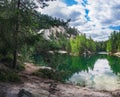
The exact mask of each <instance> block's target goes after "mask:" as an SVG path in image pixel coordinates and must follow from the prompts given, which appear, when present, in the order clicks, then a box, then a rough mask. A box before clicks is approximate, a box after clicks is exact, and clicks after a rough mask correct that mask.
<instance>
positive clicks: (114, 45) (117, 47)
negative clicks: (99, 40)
mask: <svg viewBox="0 0 120 97" xmlns="http://www.w3.org/2000/svg"><path fill="white" fill-rule="evenodd" d="M106 49H107V51H108V52H111V53H115V52H120V31H114V32H113V33H111V35H110V37H109V40H108V41H107V48H106Z"/></svg>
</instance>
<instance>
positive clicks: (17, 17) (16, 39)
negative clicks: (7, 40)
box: [12, 0, 20, 68]
mask: <svg viewBox="0 0 120 97" xmlns="http://www.w3.org/2000/svg"><path fill="white" fill-rule="evenodd" d="M14 1H15V0H14ZM15 4H16V3H15ZM19 8H20V0H18V1H17V9H16V10H17V13H16V24H15V31H14V37H13V38H14V51H13V65H12V68H15V67H16V65H17V48H18V43H17V42H18V31H19Z"/></svg>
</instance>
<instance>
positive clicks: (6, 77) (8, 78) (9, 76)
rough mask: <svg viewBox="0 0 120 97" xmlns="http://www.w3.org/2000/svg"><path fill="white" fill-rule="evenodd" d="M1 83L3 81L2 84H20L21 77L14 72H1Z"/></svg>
mask: <svg viewBox="0 0 120 97" xmlns="http://www.w3.org/2000/svg"><path fill="white" fill-rule="evenodd" d="M0 81H2V82H19V81H20V77H19V76H18V74H17V73H16V72H14V71H10V70H7V71H6V70H1V71H0Z"/></svg>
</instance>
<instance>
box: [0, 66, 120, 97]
mask: <svg viewBox="0 0 120 97" xmlns="http://www.w3.org/2000/svg"><path fill="white" fill-rule="evenodd" d="M26 67H27V68H26V70H25V71H22V72H20V73H19V75H20V77H21V79H22V81H21V82H19V83H3V82H0V97H120V90H115V91H104V90H96V89H90V88H86V87H80V86H75V85H71V84H64V83H61V82H56V81H54V80H50V79H44V78H40V77H37V76H34V75H32V73H33V71H34V70H37V69H39V67H35V66H33V65H31V64H26ZM32 70H33V71H32Z"/></svg>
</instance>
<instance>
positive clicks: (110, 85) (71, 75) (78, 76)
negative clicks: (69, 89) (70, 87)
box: [33, 54, 120, 90]
mask: <svg viewBox="0 0 120 97" xmlns="http://www.w3.org/2000/svg"><path fill="white" fill-rule="evenodd" d="M33 60H34V62H35V63H37V64H44V65H46V66H50V67H52V68H54V69H56V70H57V71H60V72H61V71H62V72H64V73H63V74H62V75H61V77H62V79H63V80H64V81H66V83H72V84H77V85H80V86H85V87H89V88H95V89H100V90H115V89H120V58H118V57H114V56H108V55H94V56H88V57H79V56H69V55H61V54H56V55H52V54H49V55H48V54H44V55H35V56H34V57H33Z"/></svg>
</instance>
